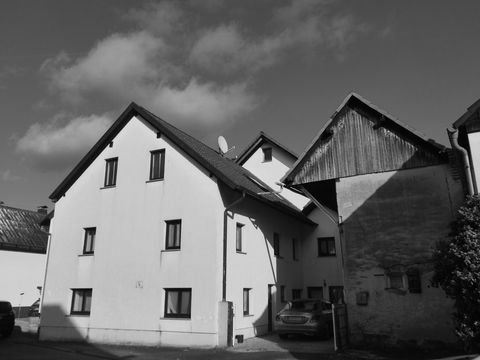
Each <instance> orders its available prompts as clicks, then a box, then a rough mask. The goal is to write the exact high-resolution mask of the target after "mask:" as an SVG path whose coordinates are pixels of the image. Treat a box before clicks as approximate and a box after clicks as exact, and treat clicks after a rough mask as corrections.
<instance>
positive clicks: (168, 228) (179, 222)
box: [165, 219, 182, 250]
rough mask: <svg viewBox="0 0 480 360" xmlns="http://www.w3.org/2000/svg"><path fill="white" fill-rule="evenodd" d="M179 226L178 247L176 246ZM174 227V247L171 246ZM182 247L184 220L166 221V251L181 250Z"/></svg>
mask: <svg viewBox="0 0 480 360" xmlns="http://www.w3.org/2000/svg"><path fill="white" fill-rule="evenodd" d="M177 225H178V229H179V231H178V245H177V244H176V234H177ZM172 226H174V234H173V239H174V243H173V245H172V246H170V245H169V239H170V231H171V227H172ZM181 246H182V219H174V220H165V250H180V249H181Z"/></svg>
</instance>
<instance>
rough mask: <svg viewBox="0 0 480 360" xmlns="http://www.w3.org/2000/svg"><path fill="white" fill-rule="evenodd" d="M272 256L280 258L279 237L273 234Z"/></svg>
mask: <svg viewBox="0 0 480 360" xmlns="http://www.w3.org/2000/svg"><path fill="white" fill-rule="evenodd" d="M273 255H275V256H280V235H278V233H273Z"/></svg>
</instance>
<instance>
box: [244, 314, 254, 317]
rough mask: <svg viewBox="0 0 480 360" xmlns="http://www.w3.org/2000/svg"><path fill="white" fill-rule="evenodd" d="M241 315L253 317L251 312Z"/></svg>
mask: <svg viewBox="0 0 480 360" xmlns="http://www.w3.org/2000/svg"><path fill="white" fill-rule="evenodd" d="M243 317H253V314H243Z"/></svg>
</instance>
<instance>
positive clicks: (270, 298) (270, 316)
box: [267, 284, 275, 332]
mask: <svg viewBox="0 0 480 360" xmlns="http://www.w3.org/2000/svg"><path fill="white" fill-rule="evenodd" d="M274 286H275V285H273V284H268V309H267V311H268V314H267V315H268V332H272V331H273V316H274V315H273V309H274V307H273V287H274Z"/></svg>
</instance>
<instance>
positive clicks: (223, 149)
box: [218, 135, 235, 156]
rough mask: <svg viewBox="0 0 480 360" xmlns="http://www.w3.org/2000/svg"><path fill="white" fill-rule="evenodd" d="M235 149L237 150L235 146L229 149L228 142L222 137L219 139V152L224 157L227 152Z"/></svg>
mask: <svg viewBox="0 0 480 360" xmlns="http://www.w3.org/2000/svg"><path fill="white" fill-rule="evenodd" d="M233 149H235V146H232V147H231V148H228V143H227V140H226V139H225V138H224V137H223V136H222V135H220V136H219V137H218V150H219V151H220V154H221V155H222V156H225V154H226V153H227V152H229V151H230V150H233Z"/></svg>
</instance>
